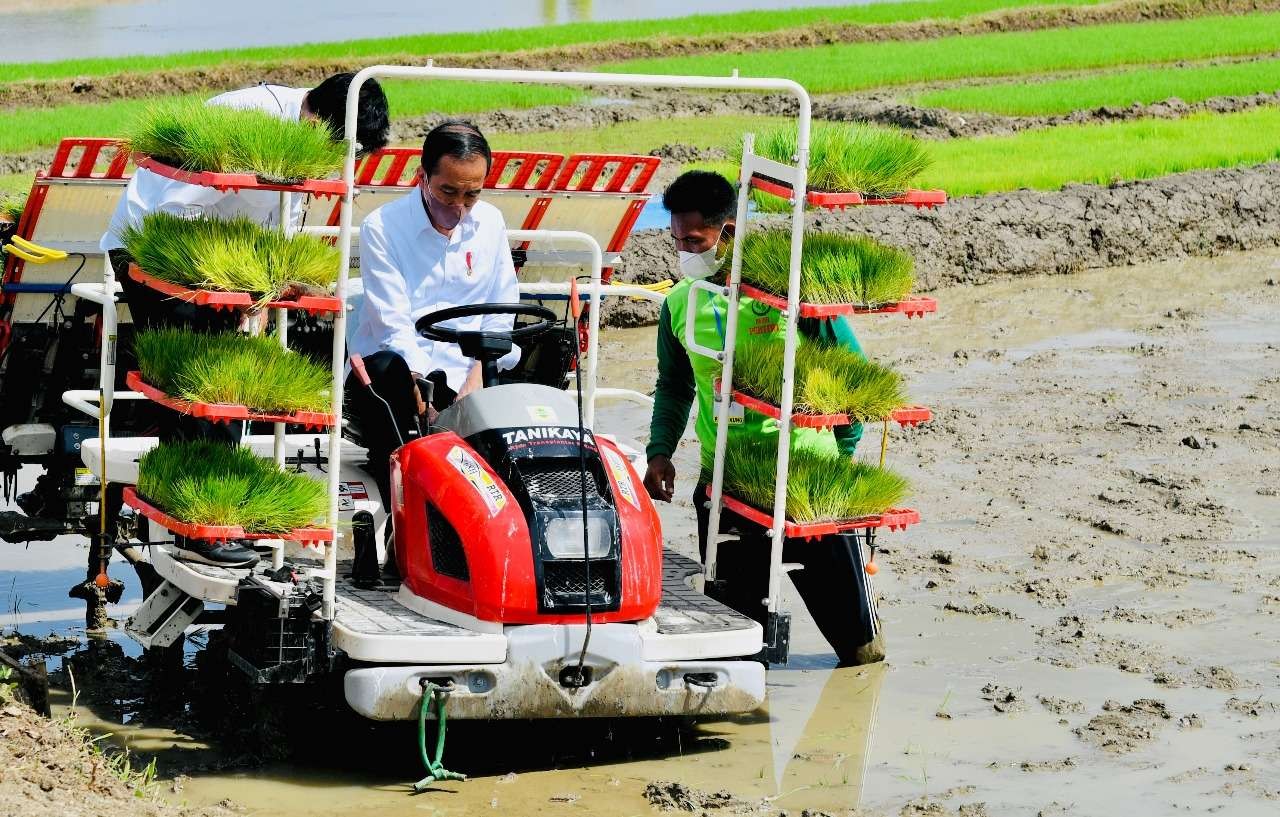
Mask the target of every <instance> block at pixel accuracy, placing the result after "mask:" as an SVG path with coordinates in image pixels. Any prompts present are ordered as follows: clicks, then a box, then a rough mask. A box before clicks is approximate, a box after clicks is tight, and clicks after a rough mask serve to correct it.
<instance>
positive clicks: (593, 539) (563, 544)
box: [545, 513, 613, 559]
mask: <svg viewBox="0 0 1280 817" xmlns="http://www.w3.org/2000/svg"><path fill="white" fill-rule="evenodd" d="M545 530H546V543H547V550H549V551H551V555H552V556H554V557H556V558H557V559H581V558H582V514H581V513H577V514H573V515H570V516H557V517H552V518H550V519H548V520H547V526H546V528H545ZM612 549H613V526H612V525H610V524H609V520H608V519H606V518H605V517H603V516H588V517H587V557H588V558H590V559H603V558H604V557H606V556H608V555H609V552H610V551H611V550H612Z"/></svg>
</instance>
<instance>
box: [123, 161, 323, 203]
mask: <svg viewBox="0 0 1280 817" xmlns="http://www.w3.org/2000/svg"><path fill="white" fill-rule="evenodd" d="M135 164H137V166H138V167H141V168H145V169H146V170H150V171H151V172H152V173H155V174H157V175H159V176H164V177H165V178H166V179H173V180H174V181H178V182H183V183H185V184H194V185H198V186H200V187H212V188H213V189H215V190H221V191H222V192H224V193H227V192H236V191H240V190H275V191H280V192H284V193H306V194H309V195H312V196H322V197H326V198H327V197H329V196H341V195H343V194H344V193H346V192H347V184H346V182H344V181H343V180H342V179H303V180H302V181H300V182H296V183H293V184H278V183H274V182H269V181H263V180H262V179H260V178H258V177H257V176H255V175H254V174H252V173H214V172H213V171H209V170H198V171H196V170H183V169H182V168H178V167H174V166H173V165H168V164H165V163H164V162H162V161H160V160H159V159H156V158H154V157H151V156H138V157H137V158H136V159H135Z"/></svg>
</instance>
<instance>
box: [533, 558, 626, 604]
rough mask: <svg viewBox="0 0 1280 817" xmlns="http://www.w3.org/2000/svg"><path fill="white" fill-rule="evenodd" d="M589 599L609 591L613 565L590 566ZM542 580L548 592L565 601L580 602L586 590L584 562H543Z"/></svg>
mask: <svg viewBox="0 0 1280 817" xmlns="http://www.w3.org/2000/svg"><path fill="white" fill-rule="evenodd" d="M592 567H593V568H594V569H593V570H592V571H591V597H592V601H595V600H596V597H597V596H601V597H602V596H604V594H605V593H607V592H608V591H609V585H610V584H612V582H610V581H609V576H608V575H607V574H606V571H608V573H610V574H611V573H612V572H613V563H612V562H609V563H603V562H602V563H599V564H594V563H593V564H592ZM542 578H543V581H544V582H545V584H546V588H547V590H548V591H550V592H551V593H553V594H554V595H556V596H559V597H561V598H563V599H564V600H566V601H570V602H573V601H577V602H578V603H581V602H582V594H583V592H584V591H586V589H587V567H586V563H585V562H559V561H557V562H543V564H542Z"/></svg>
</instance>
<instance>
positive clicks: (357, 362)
mask: <svg viewBox="0 0 1280 817" xmlns="http://www.w3.org/2000/svg"><path fill="white" fill-rule="evenodd" d="M351 371H353V372H355V373H356V379H357V380H359V381H360V382H361V383H362V384H364V385H365V386H366V387H369V386H372V385H373V381H372V380H370V379H369V373H368V372H367V371H365V368H364V358H362V357H360V355H352V356H351Z"/></svg>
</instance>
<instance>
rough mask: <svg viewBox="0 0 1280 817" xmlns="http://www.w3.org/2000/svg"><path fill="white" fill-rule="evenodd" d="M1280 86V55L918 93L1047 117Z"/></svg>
mask: <svg viewBox="0 0 1280 817" xmlns="http://www.w3.org/2000/svg"><path fill="white" fill-rule="evenodd" d="M1273 91H1280V60H1276V59H1271V60H1257V61H1254V62H1240V63H1227V64H1224V65H1196V66H1189V67H1185V68H1168V67H1164V68H1142V69H1139V70H1136V71H1121V72H1117V73H1109V74H1100V75H1093V76H1087V77H1071V78H1069V79H1056V80H1049V81H1047V82H1033V83H1027V82H1016V83H1014V82H1007V83H1006V82H1001V83H997V84H993V85H969V86H964V87H959V88H948V89H946V90H941V91H931V92H929V93H924V94H919V95H917V96H915V97H913V98H912V101H914V102H915V103H917V104H919V105H925V106H928V107H938V108H953V109H955V110H963V111H984V112H987V113H999V114H1007V115H1010V116H1042V115H1050V114H1065V113H1070V112H1072V111H1079V110H1088V109H1090V108H1098V107H1102V106H1104V105H1110V106H1114V107H1124V106H1128V105H1132V104H1133V103H1135V102H1142V103H1151V102H1160V101H1163V100H1166V99H1169V98H1170V97H1178V98H1179V99H1181V100H1182V101H1184V102H1189V103H1194V102H1201V101H1203V100H1206V99H1209V98H1211V97H1216V96H1245V95H1248V94H1255V93H1259V92H1273Z"/></svg>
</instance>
